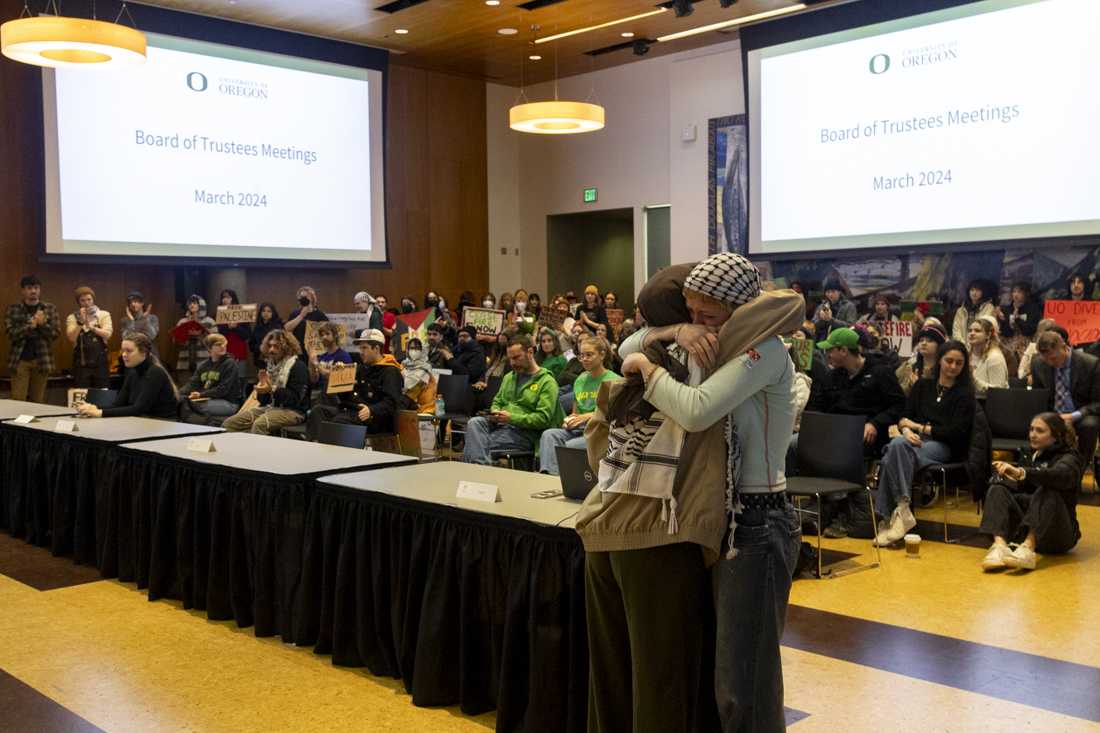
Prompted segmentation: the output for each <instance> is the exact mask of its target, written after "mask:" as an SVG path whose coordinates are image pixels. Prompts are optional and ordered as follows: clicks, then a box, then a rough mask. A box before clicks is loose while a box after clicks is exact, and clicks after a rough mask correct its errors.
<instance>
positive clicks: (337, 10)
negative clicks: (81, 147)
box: [135, 0, 794, 86]
mask: <svg viewBox="0 0 1100 733" xmlns="http://www.w3.org/2000/svg"><path fill="white" fill-rule="evenodd" d="M523 1H524V0H501V4H500V5H499V6H495V7H493V6H488V5H486V4H485V3H484V0H426V2H422V3H419V4H417V5H413V6H411V7H409V8H407V9H405V10H401V11H399V12H396V13H385V12H381V11H379V10H377V8H378V7H381V6H382V5H385V4H386V2H387V0H309V2H303V1H302V0H153V1H151V2H143V3H141V4H145V5H156V6H159V7H163V8H170V9H172V10H182V11H186V12H192V13H198V14H201V15H210V16H214V17H218V18H225V19H228V20H235V21H240V22H244V23H252V24H255V25H262V26H268V27H271V28H278V29H282V30H288V31H295V32H298V33H308V34H311V35H316V36H322V37H326V38H334V39H337V40H341V41H350V42H352V43H359V44H364V45H369V46H377V47H380V48H386V49H389V50H391V51H394V52H395V54H396V55H395V56H393V57H392V61H393V62H394V63H397V64H402V65H407V66H415V67H419V68H425V69H432V70H436V71H443V72H447V73H451V74H458V75H461V76H471V77H475V78H479V79H484V80H486V81H495V82H498V83H503V84H509V85H512V86H518V85H520V84H521V82H522V83H527V84H532V83H538V82H543V81H548V80H550V79H552V78H553V76H554V67H555V60H556V63H557V68H558V72H557V73H558V75H559V76H562V77H564V76H572V75H575V74H583V73H586V72H588V71H591V70H593V69H600V68H606V67H609V66H615V65H619V64H624V63H629V62H631V61H636V60H638V59H639V58H640V57H639V56H635V55H634V53H633V51H632V50H631V49H629V48H627V49H624V50H621V51H615V52H612V53H607V54H603V55H600V56H596V57H593V56H590V55H588V54H587V52H588V51H592V50H594V49H598V48H603V47H605V46H610V45H612V44H616V43H621V42H624V41H626V40H629V39H626V38H624V37H623V36H622V35H621V34H622V33H623V32H632V33H634V34H635V35H634V38H637V39H642V38H649V39H655V38H657V37H659V36H662V35H666V34H669V33H676V32H678V31H683V30H687V29H690V28H695V27H698V26H703V25H708V24H710V23H717V22H720V21H725V20H732V19H735V18H738V17H742V16H748V15H753V14H756V13H761V12H765V11H769V10H775V9H778V8H784V7H789V6H791V5H793V4H794V0H740V1H739V2H737V3H735V4H734V5H733V7H731V8H722V7H721V5H720V4H719V0H696V2H695V3H694V5H693V7H694V12H693V13H692V14H691V15H690V16H687V17H683V18H677V17H676V15H675V13H673V12H672V11H671V10H668V11H666V12H663V13H660V14H657V15H652V16H649V17H646V18H641V19H638V20H635V21H631V22H629V23H623V24H619V25H613V26H609V27H607V28H602V29H599V30H594V31H589V32H587V33H581V34H578V35H574V36H569V37H567V38H563V39H561V40H559V41H553V42H549V43H542V44H537V45H535V44H534V41H535V39H536V38H539V37H546V36H550V35H554V34H557V33H563V32H566V31H571V30H575V29H578V28H584V27H588V26H592V25H599V24H601V23H607V22H609V21H613V20H618V19H621V18H627V17H630V16H635V15H640V14H642V13H647V12H651V11H654V10H657V9H658V4H657V0H563V2H559V3H556V4H553V5H549V6H546V7H543V8H539V9H537V10H524V9H522V8H520V7H518V6H519V5H520V4H521V3H522V2H523ZM135 17H136V18H137V19H138V24H139V25H140V23H141V17H140V8H136V9H135ZM399 28H401V29H406V30H408V31H409V32H408V34H405V35H399V34H397V33H396V31H397V29H399ZM501 28H515V29H516V30H518V31H519V32H518V33H517V34H515V35H511V36H504V35H501V34H499V33H498V32H497V31H498V30H499V29H501ZM735 37H736V30H730V31H726V32H709V33H704V34H700V35H696V36H692V37H689V38H684V39H680V40H677V41H669V42H666V43H657V44H653V45H651V46H650V47H649V52H648V54H647V55H646V58H649V57H652V56H659V55H663V54H666V53H675V52H677V51H683V50H686V49H689V48H696V47H699V46H705V45H708V44H711V43H720V42H723V41H728V40H730V39H731V38H735ZM532 54H537V55H540V56H542V59H541V60H539V61H531V60H529V59H528V57H529V56H530V55H532ZM555 57H556V59H555Z"/></svg>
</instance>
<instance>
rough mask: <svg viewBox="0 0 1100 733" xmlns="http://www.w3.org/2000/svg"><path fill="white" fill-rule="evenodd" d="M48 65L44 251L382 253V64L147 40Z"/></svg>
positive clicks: (370, 257)
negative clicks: (136, 57) (112, 58)
mask: <svg viewBox="0 0 1100 733" xmlns="http://www.w3.org/2000/svg"><path fill="white" fill-rule="evenodd" d="M148 41H149V49H148V61H147V62H146V63H145V64H144V65H143V66H140V67H135V68H130V69H119V70H83V69H78V70H68V69H62V70H57V71H53V70H46V71H44V73H43V107H44V110H43V111H44V114H43V119H44V126H45V135H44V138H45V166H46V199H47V202H46V203H47V214H46V257H47V258H51V257H53V258H57V259H60V258H75V259H87V258H104V257H107V258H114V259H124V260H127V261H141V260H143V259H146V258H159V259H163V258H170V259H172V260H188V259H191V260H215V261H244V262H250V263H262V262H279V263H284V264H286V263H290V264H294V263H297V262H308V263H311V264H325V263H331V264H335V263H350V264H358V265H369V264H372V263H385V262H387V261H388V257H387V252H386V222H385V206H384V202H385V191H384V175H383V149H384V145H383V114H382V107H383V101H382V100H383V75H382V72H380V71H377V70H373V69H365V68H359V67H354V66H344V65H340V64H333V63H328V62H322V61H316V60H311V59H306V58H299V57H294V56H286V55H281V54H275V53H268V52H261V51H255V50H249V49H243V48H235V47H231V46H224V45H218V44H213V43H206V42H201V41H194V40H188V39H183V38H175V37H170V36H163V35H156V34H149V35H148Z"/></svg>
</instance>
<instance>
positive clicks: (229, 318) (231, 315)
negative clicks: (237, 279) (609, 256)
mask: <svg viewBox="0 0 1100 733" xmlns="http://www.w3.org/2000/svg"><path fill="white" fill-rule="evenodd" d="M255 321H256V304H255V303H241V304H237V305H219V306H218V312H217V315H216V317H215V318H214V322H215V323H217V324H218V325H221V324H225V325H227V326H236V325H239V324H241V323H249V324H251V323H254V322H255Z"/></svg>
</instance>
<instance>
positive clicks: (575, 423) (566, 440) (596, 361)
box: [539, 336, 619, 476]
mask: <svg viewBox="0 0 1100 733" xmlns="http://www.w3.org/2000/svg"><path fill="white" fill-rule="evenodd" d="M609 348H610V347H609V346H608V344H607V342H606V341H604V340H603V339H601V338H599V337H595V336H581V342H580V345H579V346H578V352H579V355H578V357H577V358H578V359H580V361H581V363H582V364H584V372H583V373H581V375H580V376H579V377H577V379H576V381H575V382H574V383H573V397H574V400H573V410H572V412H571V413H570V414H568V415H566V416H565V420H564V421H563V422H562V424H561V427H559V428H551V429H550V430H547V431H545V432H543V434H542V438H541V439H540V440H539V471H541V472H542V473H549V474H551V475H554V476H557V475H558V454H557V451H556V450H555V448H556V447H557V446H559V445H564V446H568V447H570V448H583V447H584V445H585V443H584V426H585V425H587V424H588V420H589V418H591V417H592V415H593V413H595V412H596V395H597V394H599V391H600V385H601V384H603V383H604V382H606V381H608V380H610V379H619V375H618V374H616V373H615V372H612V371H610V370H608V369H606V368H605V367H604V365H603V362H604V359H605V357H606V356H607V352H608V349H609Z"/></svg>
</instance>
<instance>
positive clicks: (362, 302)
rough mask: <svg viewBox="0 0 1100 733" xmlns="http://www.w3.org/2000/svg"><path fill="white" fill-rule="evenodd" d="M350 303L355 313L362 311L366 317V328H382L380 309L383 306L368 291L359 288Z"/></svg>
mask: <svg viewBox="0 0 1100 733" xmlns="http://www.w3.org/2000/svg"><path fill="white" fill-rule="evenodd" d="M351 302H352V304H353V305H354V306H355V312H356V313H362V314H364V315H365V316H366V317H367V323H368V324H369V325H368V326H367V328H375V329H378V330H379V331H381V330H382V311H383V310H385V309H384V308H381V307H379V305H378V303H377V301H376V300H375V298H374V297H372V296H371V294H370V293H368V292H366V291H365V290H360V291H359V292H358V293H356V294H355V296H354V297H353V298H352V301H351Z"/></svg>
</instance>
